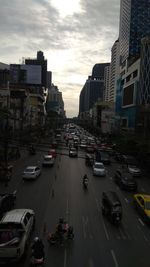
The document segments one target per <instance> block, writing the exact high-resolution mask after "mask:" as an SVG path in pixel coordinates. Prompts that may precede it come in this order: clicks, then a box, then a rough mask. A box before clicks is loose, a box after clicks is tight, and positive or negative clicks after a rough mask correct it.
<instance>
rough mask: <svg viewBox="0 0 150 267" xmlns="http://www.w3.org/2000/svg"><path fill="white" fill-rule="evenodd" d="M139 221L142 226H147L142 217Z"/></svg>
mask: <svg viewBox="0 0 150 267" xmlns="http://www.w3.org/2000/svg"><path fill="white" fill-rule="evenodd" d="M138 221H139V222H140V223H141V224H142V226H145V224H144V222H143V221H142V220H141V218H138Z"/></svg>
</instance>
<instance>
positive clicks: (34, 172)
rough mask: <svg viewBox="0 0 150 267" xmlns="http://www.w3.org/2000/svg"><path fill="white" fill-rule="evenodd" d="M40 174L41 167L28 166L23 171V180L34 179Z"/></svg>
mask: <svg viewBox="0 0 150 267" xmlns="http://www.w3.org/2000/svg"><path fill="white" fill-rule="evenodd" d="M40 174H41V169H40V167H38V166H28V167H27V168H26V169H25V170H24V172H23V175H22V177H23V179H24V180H29V179H31V180H35V179H36V178H37V177H38V176H39V175H40Z"/></svg>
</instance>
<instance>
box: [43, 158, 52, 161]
mask: <svg viewBox="0 0 150 267" xmlns="http://www.w3.org/2000/svg"><path fill="white" fill-rule="evenodd" d="M51 159H52V158H48V157H47V158H44V161H51Z"/></svg>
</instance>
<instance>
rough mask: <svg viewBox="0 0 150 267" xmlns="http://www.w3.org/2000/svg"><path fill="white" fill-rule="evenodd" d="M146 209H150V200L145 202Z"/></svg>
mask: <svg viewBox="0 0 150 267" xmlns="http://www.w3.org/2000/svg"><path fill="white" fill-rule="evenodd" d="M145 209H146V210H150V201H146V202H145Z"/></svg>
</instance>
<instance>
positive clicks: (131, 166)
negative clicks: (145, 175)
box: [123, 155, 141, 177]
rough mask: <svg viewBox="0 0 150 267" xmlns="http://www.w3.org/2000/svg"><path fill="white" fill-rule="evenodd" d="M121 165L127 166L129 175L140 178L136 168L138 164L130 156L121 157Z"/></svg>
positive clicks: (139, 170)
mask: <svg viewBox="0 0 150 267" xmlns="http://www.w3.org/2000/svg"><path fill="white" fill-rule="evenodd" d="M123 163H124V164H125V165H126V166H127V169H128V171H129V173H131V174H132V176H135V177H139V176H141V169H140V168H139V167H137V166H138V162H137V161H136V159H135V158H134V157H132V156H128V155H123Z"/></svg>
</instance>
